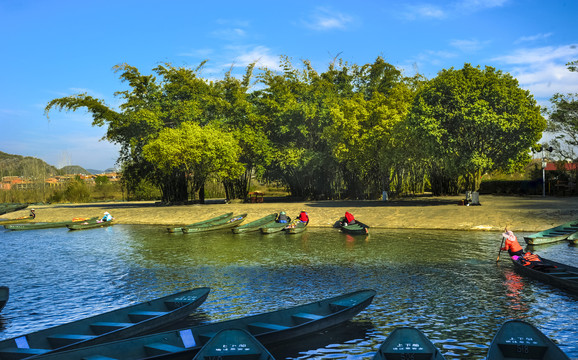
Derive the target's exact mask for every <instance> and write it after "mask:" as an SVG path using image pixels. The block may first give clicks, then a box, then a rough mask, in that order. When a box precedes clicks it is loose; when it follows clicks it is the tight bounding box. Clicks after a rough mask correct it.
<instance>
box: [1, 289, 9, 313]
mask: <svg viewBox="0 0 578 360" xmlns="http://www.w3.org/2000/svg"><path fill="white" fill-rule="evenodd" d="M9 297H10V290H9V289H8V286H0V311H2V309H4V305H6V303H7V302H8V298H9Z"/></svg>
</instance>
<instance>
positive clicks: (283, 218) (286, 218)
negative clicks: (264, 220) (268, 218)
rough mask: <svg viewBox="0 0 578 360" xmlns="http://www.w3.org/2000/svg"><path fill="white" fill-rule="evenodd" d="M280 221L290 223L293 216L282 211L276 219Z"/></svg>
mask: <svg viewBox="0 0 578 360" xmlns="http://www.w3.org/2000/svg"><path fill="white" fill-rule="evenodd" d="M275 221H276V222H278V223H288V222H289V221H291V218H290V217H289V216H287V214H285V211H281V212H280V213H279V215H277V219H275Z"/></svg>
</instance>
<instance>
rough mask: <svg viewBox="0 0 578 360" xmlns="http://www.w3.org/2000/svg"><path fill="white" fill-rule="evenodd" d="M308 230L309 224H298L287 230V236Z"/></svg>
mask: <svg viewBox="0 0 578 360" xmlns="http://www.w3.org/2000/svg"><path fill="white" fill-rule="evenodd" d="M293 225H294V226H293ZM305 230H307V223H303V222H299V223H297V224H292V225H290V226H289V227H287V228H286V229H285V233H286V234H299V233H302V232H303V231H305Z"/></svg>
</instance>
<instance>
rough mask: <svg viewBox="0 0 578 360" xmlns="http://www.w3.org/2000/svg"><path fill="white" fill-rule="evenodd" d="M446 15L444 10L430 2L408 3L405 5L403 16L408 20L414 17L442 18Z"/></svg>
mask: <svg viewBox="0 0 578 360" xmlns="http://www.w3.org/2000/svg"><path fill="white" fill-rule="evenodd" d="M446 16H447V13H446V11H445V10H443V9H442V8H440V7H439V6H437V5H432V4H420V5H410V6H407V7H406V11H405V12H404V17H405V18H406V19H408V20H414V19H416V18H432V19H443V18H445V17H446Z"/></svg>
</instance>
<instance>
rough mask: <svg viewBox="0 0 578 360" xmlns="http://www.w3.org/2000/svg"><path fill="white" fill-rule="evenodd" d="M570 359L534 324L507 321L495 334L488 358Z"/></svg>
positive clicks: (496, 359)
mask: <svg viewBox="0 0 578 360" xmlns="http://www.w3.org/2000/svg"><path fill="white" fill-rule="evenodd" d="M507 359H540V360H570V358H569V357H568V356H567V355H566V354H565V353H564V352H563V351H562V350H560V348H559V347H558V346H557V345H556V344H555V343H554V342H553V341H552V340H550V339H549V338H548V337H547V336H546V335H544V334H543V333H542V332H541V331H540V330H538V329H537V328H536V327H534V326H533V325H531V324H529V323H527V322H524V321H521V320H509V321H506V322H505V323H504V324H503V325H502V326H501V327H500V329H498V332H497V333H496V335H495V336H494V339H493V340H492V343H491V344H490V349H489V350H488V356H487V357H486V360H507Z"/></svg>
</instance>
